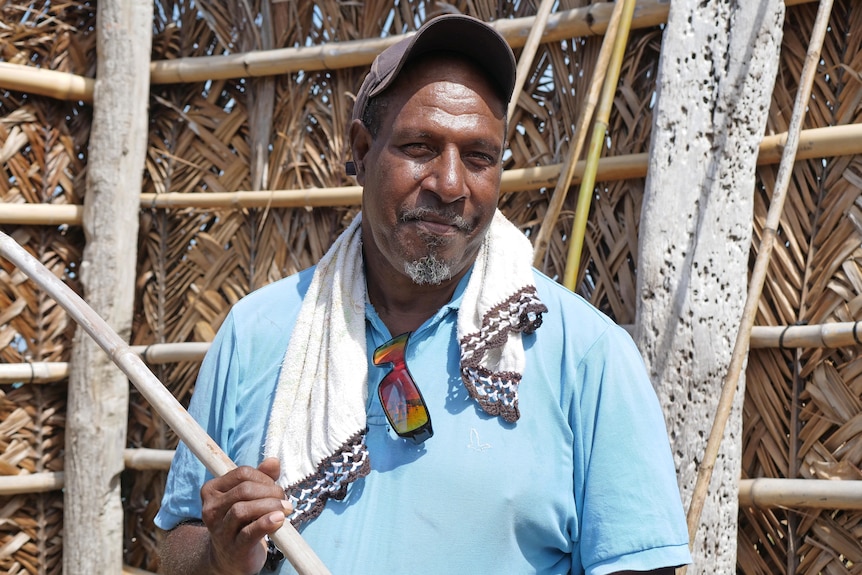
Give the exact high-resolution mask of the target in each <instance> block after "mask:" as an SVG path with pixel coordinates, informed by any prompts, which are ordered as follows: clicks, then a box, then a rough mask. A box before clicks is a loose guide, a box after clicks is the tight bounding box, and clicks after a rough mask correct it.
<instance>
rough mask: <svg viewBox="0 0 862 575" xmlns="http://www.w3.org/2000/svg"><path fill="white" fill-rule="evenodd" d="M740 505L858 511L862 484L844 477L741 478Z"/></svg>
mask: <svg viewBox="0 0 862 575" xmlns="http://www.w3.org/2000/svg"><path fill="white" fill-rule="evenodd" d="M739 506H740V507H757V508H759V509H769V508H773V507H784V508H790V509H795V508H800V507H801V508H811V509H841V510H854V511H860V510H862V486H860V482H859V481H854V480H846V479H845V480H841V479H776V478H759V479H742V480H740V482H739Z"/></svg>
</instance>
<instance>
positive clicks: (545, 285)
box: [533, 268, 616, 327]
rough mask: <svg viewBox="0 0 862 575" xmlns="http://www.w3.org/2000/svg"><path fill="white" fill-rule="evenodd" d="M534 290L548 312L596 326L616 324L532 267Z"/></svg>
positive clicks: (582, 299)
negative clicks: (575, 318)
mask: <svg viewBox="0 0 862 575" xmlns="http://www.w3.org/2000/svg"><path fill="white" fill-rule="evenodd" d="M533 278H534V280H535V282H536V291H537V292H538V294H539V299H541V300H542V302H543V303H544V304H545V305H546V306H547V307H548V312H549V313H550V314H556V315H561V316H565V317H577V318H578V319H579V320H580V321H587V322H591V323H596V325H597V326H605V327H607V326H611V325H616V324H615V323H614V321H613V320H612V319H611V318H609V317H608V316H607V315H605V314H604V313H602V312H601V311H600V310H599V309H598V308H596V307H595V306H593V305H592V304H591V303H590V302H588V301H587V300H586V299H584V298H583V297H582V296H580V295H578V294H576V293H574V292H573V291H571V290H569V289H568V288H567V287H565V286H564V285H562V284H560V283H558V282H556V281H555V280H553V279H551V278H549V277H548V276H546V275H545V274H543V273H542V272H540V271H539V270H537V269H535V268H534V269H533Z"/></svg>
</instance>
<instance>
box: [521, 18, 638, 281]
mask: <svg viewBox="0 0 862 575" xmlns="http://www.w3.org/2000/svg"><path fill="white" fill-rule="evenodd" d="M622 8H623V3H622V2H616V3H614V11H613V13H612V14H611V19H610V22H609V23H608V28H607V30H606V31H605V37H604V38H603V39H602V46H601V48H600V49H599V56H598V58H597V59H596V67H595V69H594V70H593V76H592V78H590V87H589V90H588V92H587V97H586V99H585V100H584V103H583V107H582V109H581V114H580V118H579V119H578V126H577V127H576V128H575V133H574V134H573V136H574V138H575V143H574V145H573V146H570V148H569V154H568V156H567V157H566V161H565V162H564V163H563V165H562V167H561V169H560V177H559V179H558V180H557V185H556V187H555V188H554V192H553V194H551V199H550V200H549V201H548V209H547V211H546V212H545V216H544V218H542V225H541V226H539V230H538V232H537V233H536V239H535V241H534V242H533V265H534V266H536V267H539V268H541V267H542V262H543V260H544V259H545V252H546V251H547V249H548V244H549V243H550V238H551V234H552V233H553V231H554V225H555V224H556V222H557V219H558V218H559V217H560V212H561V211H562V209H563V202H565V200H566V196H567V195H568V191H569V186H571V185H572V178H573V177H574V175H575V168H576V166H577V163H578V158H580V157H581V151H583V148H584V142H585V141H586V139H587V129H588V128H589V123H590V120H591V119H592V117H593V113H594V112H595V109H596V104H597V102H598V99H599V93H600V92H601V90H602V85H603V84H604V82H605V75H606V74H607V70H608V64H609V62H610V59H611V54H612V52H613V46H614V38H615V37H616V35H617V29H618V28H619V22H620V15H621V14H622ZM585 165H586V164H585Z"/></svg>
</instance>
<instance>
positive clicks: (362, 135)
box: [349, 119, 371, 186]
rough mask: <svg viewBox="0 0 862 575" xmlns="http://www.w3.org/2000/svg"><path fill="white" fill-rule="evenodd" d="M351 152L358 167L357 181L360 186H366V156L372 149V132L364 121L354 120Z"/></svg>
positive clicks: (351, 124)
mask: <svg viewBox="0 0 862 575" xmlns="http://www.w3.org/2000/svg"><path fill="white" fill-rule="evenodd" d="M349 138H350V150H351V151H352V153H353V163H354V165H355V167H356V181H357V182H359V185H360V186H364V185H365V156H366V155H367V154H368V150H370V149H371V132H369V131H368V128H366V127H365V124H363V123H362V120H358V119H357V120H353V121H352V122H351V123H350V133H349Z"/></svg>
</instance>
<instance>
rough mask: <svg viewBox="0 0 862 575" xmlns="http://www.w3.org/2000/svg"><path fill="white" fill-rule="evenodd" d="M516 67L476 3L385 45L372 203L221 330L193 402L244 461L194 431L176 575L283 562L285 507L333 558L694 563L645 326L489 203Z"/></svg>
mask: <svg viewBox="0 0 862 575" xmlns="http://www.w3.org/2000/svg"><path fill="white" fill-rule="evenodd" d="M514 78H515V61H514V57H513V55H512V52H511V50H510V49H509V47H508V45H507V44H506V42H505V40H503V38H502V37H500V36H499V34H497V33H496V32H495V31H494V30H493V29H492V28H491V27H489V26H487V25H485V24H484V23H482V22H480V21H478V20H475V19H472V18H469V17H465V16H454V15H452V16H443V17H440V18H438V19H435V20H432V21H431V22H430V23H429V24H426V25H425V26H424V27H423V28H422V29H421V30H420V31H419V32H418V33H417V34H416V35H415V36H413V37H412V38H410V39H409V40H405V41H402V42H400V43H399V44H396V45H395V46H393V47H391V48H389V49H387V50H386V51H385V52H383V53H382V54H381V55H380V56H379V57H378V58H377V59H376V60H375V62H374V64H373V65H372V68H371V72H370V73H369V75H368V77H367V78H366V80H365V82H364V83H363V85H362V88H361V89H360V91H359V93H358V95H357V99H356V104H355V109H354V119H353V121H352V123H351V126H350V142H351V148H352V151H353V158H354V160H353V163H352V166H351V167H352V169H353V170H355V174H356V177H357V179H358V181H359V183H360V184H361V185H362V186H363V188H364V194H363V200H362V212H361V214H360V216H357V219H356V221H354V222H353V224H351V226H350V227H349V228H348V229H347V230H346V231H345V232H344V233H343V234H342V236H341V237H340V238H339V239H338V240H337V241H336V243H335V245H333V247H332V249H331V250H330V251H329V252H328V253H327V254H326V256H325V257H324V258H323V259H322V260H321V262H320V263H319V264H318V265H317V266H316V267H315V268H313V269H311V270H306V271H305V272H301V273H299V274H297V275H296V276H292V277H290V278H286V279H284V280H281V281H279V282H276V283H274V284H272V285H270V286H267V287H265V288H263V289H261V290H258V291H257V292H255V293H254V294H251V295H250V296H248V297H247V298H245V299H244V300H243V301H241V302H240V303H238V304H237V305H236V306H235V308H234V309H233V310H232V311H231V314H230V315H229V316H228V318H227V319H226V321H225V323H224V325H223V326H222V327H221V329H220V330H219V334H218V336H217V338H216V340H215V342H214V343H213V346H212V349H211V351H210V353H209V354H208V355H207V357H206V359H205V360H204V363H203V365H202V366H201V372H200V375H199V378H198V384H197V387H196V389H195V394H194V397H193V398H192V402H191V405H190V408H189V409H190V411H191V413H192V414H193V415H194V416H195V417H196V418H197V419H198V420H199V421H201V423H202V425H203V426H204V427H205V429H207V431H208V432H209V433H210V434H211V435H212V436H213V437H214V438H215V439H216V440H217V441H218V442H219V443H220V444H221V445H222V446H223V447H224V448H225V450H226V451H227V453H228V454H229V455H230V457H231V458H233V459H234V461H236V462H237V464H239V465H241V466H242V467H240V468H239V469H237V470H236V471H233V472H231V473H228V474H227V475H225V476H223V477H220V478H216V479H210V478H209V477H208V476H207V475H206V474H205V472H204V470H203V468H202V467H201V465H200V464H199V463H197V462H196V461H195V460H194V458H193V457H192V456H191V455H190V454H189V452H188V451H187V450H186V449H185V448H184V447H183V446H180V448H179V450H178V452H177V456H176V457H175V459H174V463H173V466H172V469H171V474H170V477H169V480H168V485H167V490H166V495H165V498H164V500H163V505H162V508H161V510H160V512H159V515H158V517H157V519H156V523H157V524H158V525H159V526H160V527H161V528H163V529H168V530H170V532H169V533H168V535H167V537H166V541H165V544H164V547H163V569H164V571H165V572H167V573H230V574H233V573H238V574H239V573H243V574H245V573H256V572H258V571H259V570H261V569H266V570H267V571H268V570H269V569H270V568H273V569H276V570H278V572H279V573H288V572H292V571H291V566H290V565H289V564H288V563H287V562H286V561H281V562H278V561H277V557H276V556H273V554H271V553H270V554H268V553H267V548H266V544H265V535H267V534H269V533H272V532H274V531H275V530H276V529H277V528H278V527H280V526H281V524H282V523H283V522H284V521H285V517H286V516H287V517H289V520H290V521H292V522H293V523H294V524H295V525H296V526H298V528H299V530H300V532H301V533H302V535H303V537H304V538H305V539H306V540H307V541H308V543H309V544H310V546H311V548H312V549H313V550H314V551H315V552H316V553H317V554H318V556H319V557H320V558H321V560H322V561H323V563H324V564H325V565H326V566H327V567H328V568H329V569H330V570H331V571H332V572H333V573H337V574H341V573H350V574H359V573H417V572H418V573H581V572H586V573H590V574H597V575H601V574H605V573H614V572H629V571H640V572H644V571H651V572H656V573H670V572H672V568H673V567H674V566H676V565H680V564H684V563H687V562H688V561H689V560H690V557H689V553H688V546H687V533H686V527H685V521H684V517H683V514H682V506H681V504H680V500H679V493H678V490H677V485H676V476H675V473H674V467H673V463H672V459H671V457H670V450H669V448H668V442H667V436H666V430H665V428H664V420H663V418H662V414H661V411H660V409H659V406H658V402H657V400H656V397H655V394H654V393H653V390H652V387H651V386H650V384H649V381H648V380H647V377H646V375H645V370H644V368H643V363H642V361H641V358H640V356H639V355H638V352H637V350H636V349H635V347H634V345H633V343H632V342H631V339H630V338H629V337H628V336H627V335H626V334H625V332H624V331H623V330H622V329H620V328H619V327H617V326H615V325H614V324H613V323H612V322H611V321H610V320H609V319H608V318H606V317H605V316H603V315H601V314H600V313H599V312H597V311H596V310H595V309H594V308H592V307H590V306H589V305H588V304H587V303H586V302H585V301H583V300H582V299H581V298H579V297H577V296H576V295H574V294H572V293H571V292H569V291H567V290H565V289H564V288H562V287H561V286H559V285H558V284H556V283H555V282H553V281H551V280H549V279H548V278H546V277H545V276H543V275H541V274H540V273H538V272H537V271H535V270H533V269H532V268H531V266H530V262H531V261H532V250H531V247H530V244H529V243H528V241H527V240H526V239H525V237H524V236H523V234H521V233H520V232H519V231H518V230H517V229H516V228H515V227H514V226H512V225H511V224H510V223H509V222H508V221H507V220H506V219H505V218H504V217H503V216H502V215H501V214H499V212H497V210H496V206H497V200H498V195H499V186H500V178H501V175H502V157H503V150H504V146H505V134H506V108H507V104H508V102H509V99H510V98H511V95H512V91H513V86H514ZM393 336H395V337H393ZM285 497H286V498H287V501H286V500H285Z"/></svg>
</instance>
